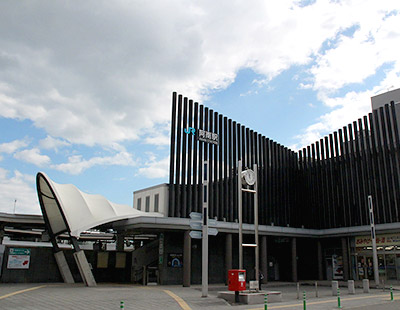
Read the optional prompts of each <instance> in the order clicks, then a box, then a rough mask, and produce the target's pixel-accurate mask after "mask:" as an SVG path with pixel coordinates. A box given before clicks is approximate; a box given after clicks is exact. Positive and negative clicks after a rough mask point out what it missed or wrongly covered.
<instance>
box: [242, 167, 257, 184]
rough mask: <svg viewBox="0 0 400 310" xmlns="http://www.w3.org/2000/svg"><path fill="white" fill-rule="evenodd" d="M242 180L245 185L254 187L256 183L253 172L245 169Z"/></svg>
mask: <svg viewBox="0 0 400 310" xmlns="http://www.w3.org/2000/svg"><path fill="white" fill-rule="evenodd" d="M242 180H243V181H244V183H245V184H247V185H254V183H255V182H256V174H255V172H254V171H253V170H251V169H247V170H245V171H243V172H242Z"/></svg>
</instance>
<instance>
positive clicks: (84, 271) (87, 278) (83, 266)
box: [74, 250, 97, 286]
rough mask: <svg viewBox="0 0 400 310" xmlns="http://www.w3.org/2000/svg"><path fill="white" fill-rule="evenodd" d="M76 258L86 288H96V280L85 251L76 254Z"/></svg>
mask: <svg viewBox="0 0 400 310" xmlns="http://www.w3.org/2000/svg"><path fill="white" fill-rule="evenodd" d="M74 258H75V262H76V264H77V265H78V269H79V273H80V274H81V277H82V280H83V282H84V283H85V284H86V286H96V285H97V284H96V280H95V279H94V277H93V273H92V270H90V267H89V263H88V261H87V259H86V256H85V253H84V252H83V250H80V251H77V252H75V253H74Z"/></svg>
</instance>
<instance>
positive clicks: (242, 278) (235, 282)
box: [228, 269, 246, 292]
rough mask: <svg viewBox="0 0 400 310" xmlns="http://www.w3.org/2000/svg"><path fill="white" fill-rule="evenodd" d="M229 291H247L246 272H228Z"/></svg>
mask: <svg viewBox="0 0 400 310" xmlns="http://www.w3.org/2000/svg"><path fill="white" fill-rule="evenodd" d="M228 290H230V291H235V292H238V291H244V290H246V270H244V269H230V270H229V271H228Z"/></svg>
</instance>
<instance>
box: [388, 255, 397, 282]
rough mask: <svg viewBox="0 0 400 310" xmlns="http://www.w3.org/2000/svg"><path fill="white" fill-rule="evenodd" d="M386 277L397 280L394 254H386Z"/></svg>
mask: <svg viewBox="0 0 400 310" xmlns="http://www.w3.org/2000/svg"><path fill="white" fill-rule="evenodd" d="M386 278H387V280H397V273H396V255H395V254H388V255H386Z"/></svg>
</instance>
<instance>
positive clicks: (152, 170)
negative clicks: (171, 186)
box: [138, 154, 169, 179]
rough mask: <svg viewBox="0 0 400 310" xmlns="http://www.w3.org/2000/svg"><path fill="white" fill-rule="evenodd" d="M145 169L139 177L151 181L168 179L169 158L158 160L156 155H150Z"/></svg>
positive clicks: (142, 169)
mask: <svg viewBox="0 0 400 310" xmlns="http://www.w3.org/2000/svg"><path fill="white" fill-rule="evenodd" d="M144 166H145V167H143V168H140V169H139V173H138V174H139V175H143V176H145V177H146V178H149V179H157V178H166V177H167V176H168V173H169V157H166V158H163V159H161V160H159V161H158V160H157V159H156V157H155V156H154V154H149V160H148V161H147V162H146V163H145V165H144Z"/></svg>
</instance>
